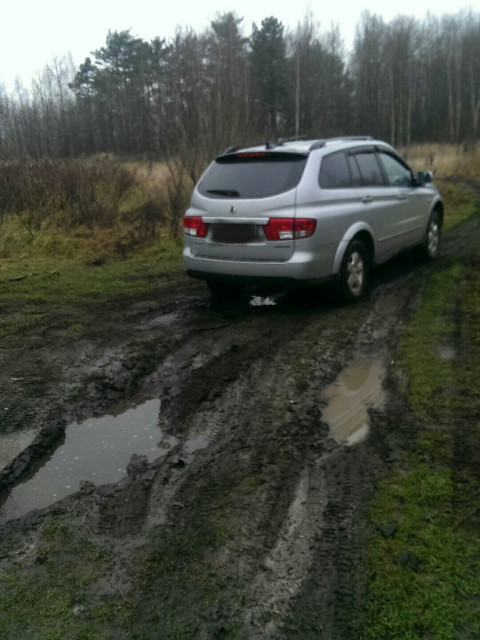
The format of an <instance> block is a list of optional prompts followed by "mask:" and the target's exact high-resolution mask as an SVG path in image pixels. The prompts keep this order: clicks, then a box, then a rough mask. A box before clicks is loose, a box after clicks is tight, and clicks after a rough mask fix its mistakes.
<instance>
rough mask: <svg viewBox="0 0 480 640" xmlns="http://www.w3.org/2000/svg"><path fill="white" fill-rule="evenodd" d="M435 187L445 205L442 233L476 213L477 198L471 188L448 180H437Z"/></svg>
mask: <svg viewBox="0 0 480 640" xmlns="http://www.w3.org/2000/svg"><path fill="white" fill-rule="evenodd" d="M436 185H437V187H438V190H439V191H440V193H441V195H442V198H443V200H444V203H445V220H444V231H447V230H448V229H451V228H452V227H454V226H455V225H457V224H459V223H461V222H463V221H465V220H468V219H469V218H471V217H472V216H473V215H475V214H476V213H477V210H478V204H477V196H476V193H475V191H474V190H473V188H472V187H471V186H469V185H467V184H464V183H461V182H452V181H449V180H438V181H437V182H436Z"/></svg>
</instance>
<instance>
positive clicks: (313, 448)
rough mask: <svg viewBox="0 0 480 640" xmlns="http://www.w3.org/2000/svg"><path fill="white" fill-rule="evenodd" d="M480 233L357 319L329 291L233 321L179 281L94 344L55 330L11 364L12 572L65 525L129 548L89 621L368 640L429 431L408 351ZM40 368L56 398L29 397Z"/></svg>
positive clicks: (5, 533) (384, 285) (109, 319)
mask: <svg viewBox="0 0 480 640" xmlns="http://www.w3.org/2000/svg"><path fill="white" fill-rule="evenodd" d="M476 234H478V228H477V224H476V223H475V225H474V224H473V223H472V224H471V225H470V226H469V227H468V226H467V227H464V228H462V229H460V230H457V231H456V232H455V233H452V234H450V235H449V236H448V237H447V238H446V239H445V242H444V249H443V255H442V258H441V260H440V261H438V263H437V264H436V265H434V266H432V265H423V266H420V267H419V266H418V265H417V264H416V263H415V262H414V260H413V258H412V257H411V256H409V255H407V256H402V257H400V258H399V259H397V260H396V261H395V262H394V263H392V264H390V265H388V266H387V267H386V268H383V269H382V271H381V272H379V273H374V274H373V276H372V284H371V290H370V292H369V295H368V296H367V298H366V299H365V300H363V301H362V302H361V303H359V304H357V305H354V306H350V307H348V306H347V307H342V306H340V305H339V304H338V303H337V302H336V301H335V299H334V298H333V297H332V295H331V293H330V292H329V291H327V290H324V289H316V290H312V291H304V292H301V293H295V294H285V295H281V296H278V295H276V294H267V295H265V296H264V295H259V294H257V293H256V292H252V293H251V295H250V294H246V295H245V296H243V297H242V298H241V299H239V300H238V301H235V302H229V303H224V304H219V303H216V302H215V301H214V300H213V299H212V298H211V297H210V296H209V295H208V293H207V292H206V289H204V288H203V286H202V284H201V283H196V282H190V281H187V279H186V278H183V277H182V276H177V277H176V278H175V280H174V281H173V282H171V283H168V282H167V283H164V284H162V285H161V286H160V287H159V289H158V292H157V294H156V297H155V298H152V297H149V298H143V299H142V298H139V299H134V300H130V301H128V304H127V303H126V301H125V300H119V301H112V303H111V304H110V305H109V306H108V308H99V309H97V310H96V315H95V317H92V318H91V322H90V324H89V325H88V326H89V330H88V331H87V332H85V334H84V335H82V337H81V338H80V339H79V340H78V341H77V342H76V343H75V344H71V343H69V342H68V341H62V339H61V338H59V337H58V335H59V334H58V327H50V328H49V329H48V331H46V332H45V335H44V336H43V341H42V343H41V344H36V345H30V348H29V352H28V353H26V352H25V350H24V349H18V351H17V352H15V353H14V352H12V353H10V354H7V355H8V356H9V357H8V358H5V363H7V364H5V365H4V367H3V368H4V369H5V370H4V371H2V373H1V377H0V383H1V389H2V391H1V393H2V394H3V395H2V397H1V398H0V399H1V402H2V403H3V404H2V406H5V407H8V408H9V411H8V412H4V414H2V423H1V428H0V439H1V438H2V437H3V438H5V440H4V442H5V443H6V442H7V439H9V440H8V442H9V443H10V444H9V449H8V451H9V453H7V454H6V455H5V456H4V457H3V458H2V464H3V469H1V470H0V488H1V489H2V494H1V495H2V502H1V503H0V569H2V568H6V567H8V566H9V564H10V563H11V562H13V560H12V558H17V559H18V557H19V554H21V549H22V548H25V545H27V546H28V545H33V546H35V541H36V540H38V538H39V536H40V535H41V531H42V526H43V525H44V523H45V522H46V521H47V520H48V519H50V518H52V517H56V518H60V519H61V521H62V523H63V525H64V526H65V527H67V529H69V531H70V535H71V536H73V538H75V536H80V535H85V531H88V535H89V537H90V539H91V540H92V541H98V542H100V541H101V542H102V544H105V543H107V544H108V546H109V548H111V550H112V561H111V565H110V566H109V579H108V581H107V582H105V580H103V581H102V580H99V581H98V582H96V583H95V584H94V585H93V586H91V587H90V591H89V592H88V597H87V602H86V604H85V605H82V606H85V607H86V608H87V609H88V607H89V606H90V605H91V604H92V603H94V602H98V600H99V599H101V598H103V597H106V596H108V597H109V598H118V599H121V598H123V597H126V596H128V598H129V602H130V605H131V606H132V607H133V608H134V609H135V612H136V615H137V617H136V620H137V622H136V627H135V632H136V633H137V634H138V637H141V638H152V639H153V638H159V637H161V638H174V637H180V636H178V635H175V634H176V633H178V629H180V628H181V629H187V630H189V631H188V633H190V635H189V636H188V637H191V638H227V637H229V638H248V639H257V638H258V639H259V640H260V639H262V640H263V639H266V638H272V639H276V640H283V639H284V640H291V639H293V638H301V639H309V638H312V639H313V638H315V639H316V640H323V639H325V640H327V639H330V640H331V639H332V638H335V639H336V640H342V639H348V638H352V637H353V636H352V634H353V630H354V627H355V619H356V612H358V611H359V610H360V608H361V603H362V597H363V595H364V588H365V584H366V581H367V579H368V578H367V577H366V576H362V575H359V573H358V567H359V566H360V565H359V559H360V557H361V548H362V540H363V539H364V535H365V530H366V524H365V519H364V509H365V505H366V504H367V502H368V499H369V497H370V496H371V495H372V493H373V491H374V487H375V484H376V482H377V481H378V479H379V478H381V477H382V476H383V475H384V474H385V473H386V472H387V470H388V468H389V466H390V465H391V463H392V462H393V461H394V460H395V458H396V456H397V455H398V453H399V451H401V450H402V449H403V448H404V447H406V446H408V443H409V442H410V441H411V438H412V433H413V431H414V425H412V420H411V416H410V414H409V411H408V407H407V406H406V404H405V402H404V401H403V398H402V395H401V392H400V390H399V389H398V388H397V387H396V383H395V379H396V377H395V376H394V375H393V372H394V369H395V366H396V365H395V360H394V353H395V347H396V344H397V340H398V337H399V335H400V332H401V330H402V327H403V326H404V324H405V322H406V321H407V320H408V317H409V314H410V313H411V311H412V309H413V308H414V307H415V305H416V304H418V301H419V298H418V296H419V293H418V292H419V285H420V283H421V282H422V280H423V279H424V278H428V277H429V275H430V274H431V273H432V272H433V270H435V269H441V268H443V267H444V266H445V265H446V264H448V261H449V259H451V258H452V259H453V258H454V256H455V255H456V253H458V251H459V248H461V250H467V249H468V246H469V242H472V237H474V236H475V235H476ZM65 322H66V320H65V319H59V326H60V325H62V326H63V325H64V323H65ZM447 346H448V347H449V345H446V347H445V355H444V357H446V358H448V357H449V353H450V352H449V350H448V349H447ZM32 354H33V357H34V358H35V361H36V362H37V363H38V372H37V375H38V379H41V381H42V383H41V386H40V388H38V384H39V383H38V381H37V382H32V387H29V385H28V380H27V381H25V380H22V388H21V389H19V388H18V387H17V388H13V385H14V384H16V383H14V382H12V379H20V378H25V377H26V376H28V371H30V370H31V359H32ZM12 400H13V402H12ZM135 407H137V408H138V407H143V408H144V410H147V413H148V414H149V416H148V419H147V423H144V422H142V420H143V419H142V417H141V416H140V415H138V414H135ZM105 415H109V416H110V418H104V417H103V416H105ZM122 416H123V417H125V416H126V422H123V423H122V419H121V417H122ZM112 417H113V418H114V419H111V418H112ZM105 420H107V422H109V424H110V427H108V428H107V427H105V428H106V429H107V431H108V429H111V431H110V432H108V435H107V432H103V433H102V428H103V426H104V421H105ZM102 421H103V422H102ZM102 425H103V426H102ZM22 438H25V440H22ZM31 438H33V440H31V441H30V439H31ZM142 438H143V442H140V440H142ZM23 444H25V445H26V448H25V449H24V450H23V451H17V449H21V448H22V447H23ZM15 447H17V449H16V448H15ZM65 447H71V449H70V451H67V450H66V449H65ZM17 453H18V454H19V455H16V454H17ZM104 454H108V455H104ZM116 454H118V455H116ZM77 458H78V459H77ZM97 460H98V462H97ZM57 467H58V468H57ZM47 470H48V473H47ZM43 474H45V476H43ZM49 474H51V475H49ZM52 478H53V480H52ZM65 492H67V493H65ZM40 494H45V496H46V502H44V501H43V498H42V499H41V497H40ZM52 499H53V501H52ZM24 566H25V567H27V570H28V567H30V569H31V571H32V572H35V571H36V570H37V565H36V562H35V558H26V559H25V562H24ZM132 603H133V604H132ZM187 603H188V604H187ZM92 606H93V605H92ZM108 631H109V633H111V637H119V638H123V637H130V636H129V635H128V631H126V630H125V629H124V628H123V627H122V623H121V621H116V620H113V621H110V622H109V626H108ZM182 637H187V636H182Z"/></svg>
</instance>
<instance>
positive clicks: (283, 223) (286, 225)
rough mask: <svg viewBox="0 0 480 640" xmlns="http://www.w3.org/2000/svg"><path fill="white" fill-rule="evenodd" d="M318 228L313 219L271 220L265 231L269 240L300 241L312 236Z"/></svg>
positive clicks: (264, 228)
mask: <svg viewBox="0 0 480 640" xmlns="http://www.w3.org/2000/svg"><path fill="white" fill-rule="evenodd" d="M316 226H317V221H316V220H314V219H313V218H270V220H269V221H268V224H266V225H265V226H264V227H263V230H264V231H265V236H266V237H267V240H294V239H295V240H300V239H301V238H309V237H310V236H312V235H313V234H314V232H315V227H316Z"/></svg>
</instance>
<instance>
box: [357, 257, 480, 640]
mask: <svg viewBox="0 0 480 640" xmlns="http://www.w3.org/2000/svg"><path fill="white" fill-rule="evenodd" d="M479 267H480V251H477V253H476V255H474V256H470V257H469V258H467V259H465V260H464V261H463V262H462V263H461V264H456V265H453V266H451V267H450V268H448V269H446V270H444V271H442V272H439V273H437V274H436V275H435V276H434V277H432V278H431V279H430V280H429V281H428V282H427V283H426V284H425V291H424V302H423V304H422V306H421V307H420V308H419V309H418V310H417V311H416V313H415V314H414V317H413V318H412V321H411V324H410V326H409V327H408V330H407V331H406V334H405V336H404V340H403V342H402V344H401V346H400V349H399V365H400V368H401V370H402V371H403V372H404V373H405V374H406V377H407V379H408V390H407V395H408V398H409V401H410V406H411V408H412V410H413V412H414V416H415V420H416V423H417V428H418V435H417V440H416V443H415V444H414V446H413V447H412V452H411V453H410V454H409V455H407V456H406V457H405V459H404V460H403V461H402V462H401V463H397V465H396V467H395V468H394V469H393V471H392V473H391V474H390V475H389V477H387V478H386V479H385V480H384V481H383V482H382V483H381V484H380V486H379V487H378V491H377V495H376V497H375V500H374V502H373V504H372V506H371V510H370V514H369V520H370V527H371V531H373V532H374V533H373V534H372V536H371V538H370V541H369V545H368V551H367V553H368V561H367V567H368V571H369V575H371V576H372V579H371V583H370V587H369V593H368V600H367V602H366V612H365V619H364V620H363V623H362V628H361V630H360V631H359V632H358V635H357V637H359V638H362V640H390V639H391V640H417V639H418V640H420V639H422V640H425V639H429V638H431V639H435V640H437V639H438V640H460V639H462V640H463V639H465V640H466V639H473V638H478V637H480V620H479V615H478V611H479V599H480V558H479V555H478V545H479V535H478V531H479V526H480V473H479V470H480V455H479V454H478V453H477V452H478V450H479V449H480V447H479V445H480V427H479V424H478V416H479V413H480V391H479V387H478V371H479V368H480V349H479V346H480V345H479V340H480V320H479V318H480V314H479V311H480V284H479V282H478V279H477V278H476V273H478V269H479Z"/></svg>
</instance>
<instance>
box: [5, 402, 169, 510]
mask: <svg viewBox="0 0 480 640" xmlns="http://www.w3.org/2000/svg"><path fill="white" fill-rule="evenodd" d="M159 411H160V400H149V401H148V402H145V403H144V404H142V405H140V406H138V407H135V408H132V409H129V410H127V411H125V412H124V413H122V414H120V415H117V416H112V415H107V416H103V417H102V418H95V419H91V420H87V421H85V422H82V423H77V422H74V423H72V424H70V425H69V426H68V427H67V428H66V431H65V439H64V440H63V441H61V442H60V445H59V446H58V447H57V448H56V450H55V451H53V452H52V453H51V454H50V455H49V456H48V457H46V458H45V459H44V460H43V461H41V462H40V466H39V467H37V468H36V469H35V470H34V471H33V472H32V473H31V474H30V475H29V476H28V477H27V478H26V479H25V480H24V481H23V482H21V483H20V484H18V485H17V486H16V487H15V488H14V489H13V490H12V491H11V492H10V493H9V494H8V495H7V496H6V498H5V500H4V502H3V504H2V503H0V523H3V522H6V521H7V520H11V519H14V518H19V517H21V516H23V515H25V514H26V513H28V512H29V511H31V510H33V509H41V508H44V507H47V506H49V505H50V504H53V503H54V502H56V501H57V500H60V499H61V498H64V497H65V496H67V495H70V494H72V493H75V492H76V491H78V490H79V488H80V483H81V482H82V481H88V482H92V483H93V484H96V485H100V484H107V483H113V482H118V481H119V480H121V479H122V478H123V477H125V476H126V468H127V465H128V462H129V460H130V458H131V456H132V454H134V453H136V454H140V455H146V456H147V457H148V459H149V460H150V461H152V460H154V459H155V458H158V457H159V456H161V455H165V454H166V453H167V451H168V450H169V448H170V446H171V445H172V444H175V443H170V442H169V441H168V438H162V432H161V430H160V428H159V426H158V416H159ZM17 435H22V434H17ZM30 436H31V434H27V433H25V434H24V437H25V438H26V440H22V442H20V441H19V442H15V443H13V442H12V443H11V446H13V447H17V449H18V448H19V447H21V445H22V444H24V445H25V446H28V444H29V442H28V441H27V439H28V437H30ZM19 440H20V438H19ZM23 448H24V447H23ZM20 450H21V449H20ZM20 450H19V451H17V453H19V452H20ZM2 461H3V440H2Z"/></svg>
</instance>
